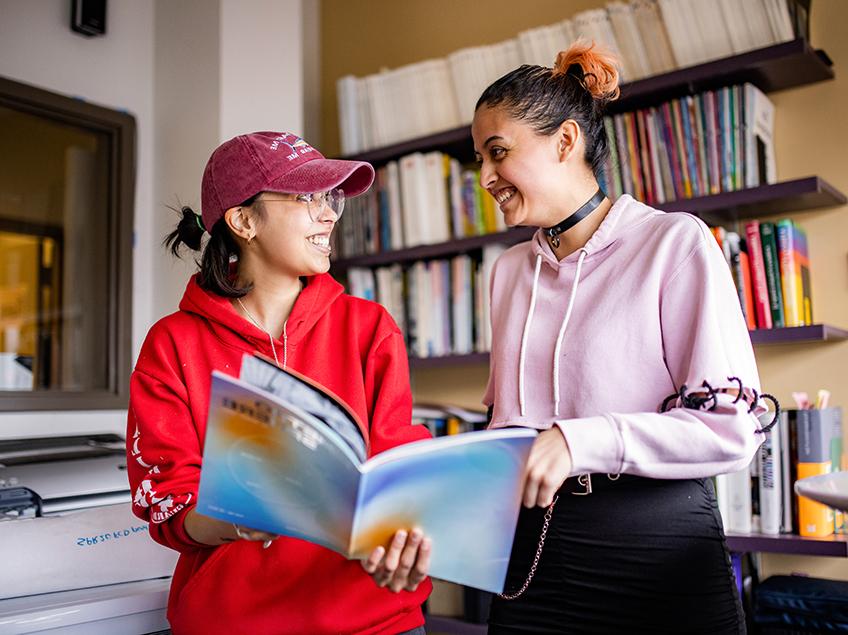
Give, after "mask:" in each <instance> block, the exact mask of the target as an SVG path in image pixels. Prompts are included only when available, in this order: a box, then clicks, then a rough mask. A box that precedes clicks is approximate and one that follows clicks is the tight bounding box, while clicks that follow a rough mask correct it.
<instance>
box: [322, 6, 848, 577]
mask: <svg viewBox="0 0 848 635" xmlns="http://www.w3.org/2000/svg"><path fill="white" fill-rule="evenodd" d="M602 4H603V2H600V1H598V0H572V1H570V2H567V1H563V0H530V1H528V2H523V3H520V5H517V4H516V3H515V1H514V0H487V2H485V3H484V2H478V1H476V0H403V1H401V2H398V1H397V0H367V1H366V0H354V1H353V2H351V1H350V0H323V2H322V16H321V20H322V26H321V38H322V79H321V82H322V86H321V88H322V102H323V112H322V121H323V126H322V144H321V145H322V149H324V150H325V151H326V152H328V153H330V154H333V153H336V152H337V151H338V147H339V146H338V130H337V116H338V115H337V109H336V92H335V82H336V79H338V78H339V77H341V76H342V75H346V74H348V73H352V74H354V75H357V76H362V75H367V74H370V73H374V72H377V71H379V70H380V69H381V68H383V67H387V68H395V67H397V66H401V65H404V64H408V63H411V62H414V61H418V60H422V59H426V58H430V57H443V56H446V55H447V54H449V53H451V52H452V51H454V50H456V49H459V48H462V47H465V46H474V45H480V44H489V43H494V42H498V41H501V40H504V39H507V38H509V37H512V36H514V35H516V34H517V33H518V32H519V31H520V30H523V29H525V28H529V27H534V26H540V25H543V24H551V23H553V22H556V21H558V20H562V19H563V18H566V17H570V16H572V15H574V14H575V13H577V12H578V11H581V10H584V9H587V8H594V7H598V6H602ZM517 6H520V9H517V8H516V7H517ZM811 17H812V21H811V39H812V42H813V44H814V45H815V46H816V47H818V48H821V49H824V50H825V51H826V52H827V53H828V55H829V56H830V58H831V59H832V60H833V62H834V68H835V69H836V76H837V79H835V80H834V81H830V82H826V83H821V84H815V85H812V86H806V87H801V88H797V89H794V90H788V91H783V92H781V93H774V94H772V95H771V99H772V100H773V101H774V103H775V106H776V109H777V121H776V130H775V136H776V144H777V167H778V178H779V179H791V178H796V177H802V176H809V175H818V176H821V177H823V178H825V179H826V180H827V181H829V182H830V183H831V184H832V185H834V186H835V187H836V188H837V189H839V190H841V191H842V192H848V156H846V148H848V117H846V114H845V105H846V104H848V27H846V26H845V25H846V24H848V2H845V1H844V0H816V1H815V2H814V3H813V8H812V16H811ZM847 212H848V208H847V207H845V206H843V207H839V208H834V209H827V210H824V211H821V212H813V213H804V214H798V215H797V216H795V218H796V220H797V221H798V222H799V223H800V224H801V226H802V227H803V228H804V229H806V230H807V232H808V235H809V244H810V253H811V257H812V283H813V291H812V293H813V310H814V318H815V321H816V322H825V323H830V324H834V325H836V326H841V327H843V328H848V213H847ZM757 360H758V362H759V367H760V374H761V379H762V384H763V387H764V389H765V390H766V391H767V392H772V393H774V394H775V395H776V396H777V397H778V399H780V401H781V402H782V403H783V404H790V403H791V393H792V391H795V390H806V391H808V392H811V393H815V391H816V390H817V389H818V388H821V387H825V388H828V389H829V390H830V391H831V392H832V395H833V396H832V401H833V403H834V405H841V406H843V408H846V410H848V342H841V343H837V344H814V345H795V346H775V347H761V348H758V350H757ZM486 378H487V369H486V368H484V367H479V366H477V367H462V368H450V369H439V370H430V371H417V372H416V373H414V376H413V388H414V391H415V395H416V398H417V399H420V400H421V401H436V400H442V401H449V402H455V403H459V404H461V405H466V406H477V405H479V402H480V396H481V395H482V392H483V388H484V387H485V382H486ZM846 432H848V430H846ZM846 438H848V436H846ZM763 569H764V573H765V574H766V575H770V574H773V573H780V572H791V571H804V572H807V573H810V574H811V575H821V576H824V577H831V578H843V579H848V560H846V559H836V558H815V557H806V558H797V557H788V556H779V555H774V554H766V555H764V556H763Z"/></svg>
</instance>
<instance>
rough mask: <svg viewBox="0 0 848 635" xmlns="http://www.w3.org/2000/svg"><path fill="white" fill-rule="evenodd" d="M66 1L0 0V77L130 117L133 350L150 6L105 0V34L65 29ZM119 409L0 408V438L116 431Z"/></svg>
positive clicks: (140, 300) (146, 229)
mask: <svg viewBox="0 0 848 635" xmlns="http://www.w3.org/2000/svg"><path fill="white" fill-rule="evenodd" d="M70 7H71V3H70V1H69V0H38V1H37V2H26V1H23V2H22V1H21V0H0V75H3V76H4V77H7V78H9V79H14V80H16V81H20V82H24V83H27V84H31V85H33V86H37V87H39V88H44V89H47V90H52V91H54V92H58V93H64V94H66V95H70V96H74V97H81V98H83V99H86V100H88V101H91V102H93V103H96V104H99V105H102V106H107V107H109V108H114V109H119V110H126V111H128V112H129V113H130V114H132V115H133V116H135V118H136V126H137V163H136V165H137V173H136V193H135V249H134V252H133V334H132V339H133V351H137V350H138V347H139V345H140V343H141V341H142V339H143V337H144V331H146V329H147V327H148V326H149V325H150V324H151V322H152V317H153V313H152V305H151V293H152V288H153V283H154V280H153V277H152V267H151V263H152V259H153V257H154V252H155V250H156V246H155V243H156V242H158V241H157V240H156V238H155V237H154V236H153V235H152V229H153V225H152V222H151V210H152V208H153V162H154V157H153V122H154V111H153V110H154V109H153V4H152V3H150V2H147V1H141V2H139V1H136V0H111V1H110V2H109V3H108V9H107V11H108V13H107V33H106V35H105V36H101V37H94V38H87V37H84V36H81V35H78V34H76V33H74V32H73V31H71V28H70V11H71V8H70ZM125 417H126V415H125V413H124V412H123V411H118V412H98V413H74V414H72V415H64V414H56V413H49V412H44V413H30V414H25V413H20V414H18V413H4V414H0V437H13V436H15V437H19V436H28V435H36V434H71V433H75V432H82V431H86V430H89V429H91V428H93V427H94V428H99V429H104V428H105V429H107V430H114V431H118V432H121V433H122V432H123V429H124V425H125Z"/></svg>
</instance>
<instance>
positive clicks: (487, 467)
mask: <svg viewBox="0 0 848 635" xmlns="http://www.w3.org/2000/svg"><path fill="white" fill-rule="evenodd" d="M535 438H536V431H535V430H529V429H527V428H505V429H501V430H486V431H481V432H467V433H464V434H457V435H453V436H448V437H438V438H436V439H432V440H427V441H418V442H416V443H410V444H407V445H403V446H399V447H396V448H392V449H391V450H388V451H386V452H383V453H381V454H379V455H377V456H375V457H374V458H372V459H370V460H369V461H368V462H366V463H365V465H364V466H363V467H362V470H363V475H362V480H361V482H360V486H359V503H358V505H357V512H356V519H355V521H354V531H353V545H352V547H351V557H354V558H364V557H367V555H368V554H369V553H370V552H371V550H372V549H373V548H374V547H375V546H376V545H380V544H383V545H385V544H388V542H389V539H390V538H391V536H392V535H393V534H394V531H395V530H396V529H397V528H398V527H404V528H407V527H409V528H411V527H420V528H421V529H422V530H423V531H424V533H425V535H428V536H430V537H431V539H432V541H433V548H432V552H431V558H430V575H432V576H433V577H435V578H441V579H443V580H450V581H452V582H457V583H459V584H464V585H467V586H472V587H476V588H478V589H483V590H485V591H491V592H494V593H499V592H501V591H503V585H504V581H505V579H506V571H507V565H508V563H509V555H510V551H511V550H512V540H513V536H514V532H515V523H516V520H517V518H518V511H519V508H520V505H521V496H522V493H523V489H524V488H523V485H524V478H523V477H524V466H525V464H526V462H527V456H528V455H529V453H530V446H531V445H532V444H533V440H534V439H535Z"/></svg>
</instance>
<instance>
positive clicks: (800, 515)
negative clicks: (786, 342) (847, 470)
mask: <svg viewBox="0 0 848 635" xmlns="http://www.w3.org/2000/svg"><path fill="white" fill-rule="evenodd" d="M766 416H769V417H770V416H771V415H770V414H769V415H766ZM842 467H843V463H842V409H841V408H823V409H820V410H817V409H807V410H784V411H782V412H781V415H780V420H779V421H778V423H777V425H776V426H775V427H774V428H772V429H771V430H770V431H769V432H767V433H766V439H765V442H764V443H763V445H762V446H761V447H760V449H759V451H758V453H757V456H756V457H755V458H754V460H753V461H752V462H751V465H750V466H749V467H747V468H745V469H743V470H740V471H738V472H734V473H732V474H722V475H720V476H718V477H716V490H717V496H718V503H719V510H720V511H721V514H722V520H723V522H724V527H725V530H726V531H728V532H732V533H743V534H744V533H751V532H754V533H756V532H759V533H764V534H769V535H778V534H797V535H801V536H809V537H813V536H814V537H822V536H829V535H831V534H833V533H845V532H846V526H845V519H844V516H843V514H842V512H838V511H834V510H833V509H832V508H830V507H828V506H826V505H823V504H821V503H817V502H815V501H813V500H810V499H808V498H805V497H803V496H798V495H797V494H795V490H794V486H795V481H796V480H798V479H802V478H806V477H808V476H818V475H820V474H829V473H831V472H834V471H838V470H840V469H842Z"/></svg>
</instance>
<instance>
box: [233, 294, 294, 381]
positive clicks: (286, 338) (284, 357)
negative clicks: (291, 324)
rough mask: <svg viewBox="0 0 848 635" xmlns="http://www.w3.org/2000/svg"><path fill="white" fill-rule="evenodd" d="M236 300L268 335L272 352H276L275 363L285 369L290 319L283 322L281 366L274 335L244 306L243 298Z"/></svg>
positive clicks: (257, 326) (245, 312)
mask: <svg viewBox="0 0 848 635" xmlns="http://www.w3.org/2000/svg"><path fill="white" fill-rule="evenodd" d="M236 300H237V301H238V303H239V306H240V307H241V310H242V311H244V314H245V315H246V316H247V317H248V318H250V321H251V322H253V323H254V324H255V325H256V328H258V329H259V330H260V331H262V332H263V333H265V335H267V336H268V341H269V342H270V343H271V352H272V353H273V354H274V363H275V364H276V365H277V367H278V368H283V369H285V367H286V362H287V361H288V359H287V358H288V336H287V335H286V324H288V320H286V321H285V322H283V365H282V366H280V359H279V358H278V357H277V347H276V346H274V336H273V335H271V332H270V331H269V330H268V329H266V328H265V327H264V326H262V325H261V324H260V323H259V320H257V319H256V318H255V317H253V314H252V313H251V312H250V311H248V310H247V307H246V306H244V302H242V301H241V298H236Z"/></svg>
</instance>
